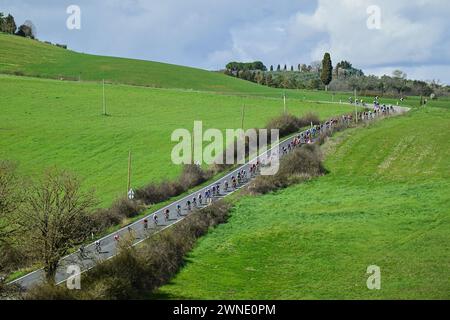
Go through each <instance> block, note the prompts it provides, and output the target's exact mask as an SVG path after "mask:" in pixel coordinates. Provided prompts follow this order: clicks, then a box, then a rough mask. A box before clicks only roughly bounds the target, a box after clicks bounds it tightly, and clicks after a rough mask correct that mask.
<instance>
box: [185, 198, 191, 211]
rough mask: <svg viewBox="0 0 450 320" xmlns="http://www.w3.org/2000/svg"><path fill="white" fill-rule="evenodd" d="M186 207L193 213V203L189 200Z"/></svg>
mask: <svg viewBox="0 0 450 320" xmlns="http://www.w3.org/2000/svg"><path fill="white" fill-rule="evenodd" d="M186 207H187V209H188V210H189V211H191V208H192V207H191V201H189V200H188V201H187V202H186Z"/></svg>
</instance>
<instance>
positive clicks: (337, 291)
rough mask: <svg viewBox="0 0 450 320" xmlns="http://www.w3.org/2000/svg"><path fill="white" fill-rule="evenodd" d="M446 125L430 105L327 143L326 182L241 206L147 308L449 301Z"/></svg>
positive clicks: (444, 115) (447, 118) (444, 112)
mask: <svg viewBox="0 0 450 320" xmlns="http://www.w3.org/2000/svg"><path fill="white" fill-rule="evenodd" d="M449 127H450V112H449V110H448V109H443V108H433V107H431V108H426V109H420V110H417V109H416V110H412V111H411V112H410V114H408V115H404V116H401V117H396V118H391V119H387V120H383V121H380V122H377V123H375V124H373V125H370V126H369V127H366V128H357V129H351V130H347V131H344V132H342V133H340V134H338V135H336V136H335V137H333V138H332V139H331V140H330V141H329V142H327V143H326V144H325V145H324V146H323V150H324V152H325V154H326V161H325V164H326V167H327V169H328V170H329V171H330V173H329V174H328V175H326V176H323V177H321V178H319V179H316V180H313V181H310V182H308V183H304V184H300V185H296V186H293V187H290V188H288V189H285V190H281V191H278V192H275V193H271V194H268V195H265V196H258V197H248V196H246V197H243V198H241V199H240V200H239V201H238V202H237V204H236V207H235V208H234V210H233V212H232V217H231V219H230V220H229V222H228V223H227V224H224V225H221V226H219V227H218V228H216V229H215V230H212V231H211V232H210V233H209V234H208V235H207V236H206V237H204V238H202V239H201V240H200V241H199V243H198V245H197V247H196V248H195V250H194V251H193V252H192V253H191V254H190V255H189V256H188V257H187V259H186V260H187V262H186V266H185V267H184V268H183V269H182V270H181V272H180V273H179V274H178V275H177V276H176V277H175V278H174V279H173V281H172V282H171V283H170V284H168V285H166V286H164V287H163V288H162V289H161V290H160V291H159V292H158V294H157V295H156V298H171V299H176V298H181V299H433V298H434V299H449V298H450V278H449V270H450V246H449V243H448V240H449V238H448V236H449V234H450V205H449V203H450V179H449V178H450V160H449V159H450V132H449V130H448V129H449ZM370 265H377V266H379V267H380V268H381V289H380V290H369V289H367V286H366V281H367V278H368V277H369V274H366V272H367V267H368V266H370Z"/></svg>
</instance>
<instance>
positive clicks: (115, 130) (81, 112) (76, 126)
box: [0, 76, 352, 205]
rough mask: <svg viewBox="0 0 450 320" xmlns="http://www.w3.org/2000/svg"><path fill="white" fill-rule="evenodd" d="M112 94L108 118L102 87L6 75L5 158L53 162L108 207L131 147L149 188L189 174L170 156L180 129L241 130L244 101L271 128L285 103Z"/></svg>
mask: <svg viewBox="0 0 450 320" xmlns="http://www.w3.org/2000/svg"><path fill="white" fill-rule="evenodd" d="M105 91H106V97H107V111H108V113H109V114H110V116H106V117H105V116H102V115H101V113H102V87H101V86H100V85H99V84H97V83H90V82H86V83H84V82H80V83H78V82H66V81H56V80H44V79H33V78H23V77H13V76H0V96H1V97H2V99H1V109H2V111H1V116H0V117H1V121H0V150H1V151H2V156H1V158H2V159H10V160H14V161H18V162H19V168H20V170H21V172H22V173H23V174H25V175H35V174H41V173H42V172H43V170H44V169H45V168H46V167H50V166H53V165H56V166H58V167H60V168H67V169H70V170H72V171H73V172H75V173H76V174H78V175H80V176H81V177H82V178H84V179H85V183H84V185H85V186H86V187H89V188H91V187H93V188H95V189H96V190H97V195H98V196H99V198H100V199H101V200H102V204H106V205H107V204H109V202H111V200H112V199H113V198H115V197H116V196H117V194H118V193H120V192H122V194H123V193H125V191H126V184H127V163H128V150H131V151H132V157H133V170H132V184H133V186H141V185H143V184H145V183H148V182H150V181H160V180H162V179H165V178H172V177H175V176H176V175H178V173H179V171H180V170H181V167H179V166H175V165H173V164H172V162H171V159H170V156H171V150H172V148H173V146H174V145H175V143H174V142H171V140H170V137H171V133H172V131H173V130H175V129H177V128H187V129H191V128H192V127H193V123H194V120H202V121H203V125H204V129H205V130H206V129H207V128H218V129H226V128H239V127H240V125H241V106H242V105H243V104H245V105H246V112H245V114H246V117H245V127H247V128H253V127H261V126H264V125H265V123H266V122H267V120H268V119H270V118H271V117H273V116H275V115H278V114H280V113H281V112H282V111H283V103H282V100H281V99H277V100H276V99H272V98H262V97H236V96H231V95H220V94H215V93H209V92H186V91H180V90H172V89H152V88H145V87H132V86H127V85H107V86H106V90H105ZM288 106H289V110H290V111H291V112H293V113H295V114H298V115H299V114H304V113H307V112H310V111H312V112H315V113H317V114H319V115H320V116H321V117H323V118H326V117H330V116H332V115H336V114H339V113H344V112H348V111H351V110H352V108H351V107H349V106H345V105H331V104H318V103H308V102H302V101H297V100H288Z"/></svg>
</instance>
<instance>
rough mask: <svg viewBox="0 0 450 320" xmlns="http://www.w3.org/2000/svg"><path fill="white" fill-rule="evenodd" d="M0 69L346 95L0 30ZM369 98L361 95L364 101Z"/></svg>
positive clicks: (188, 86)
mask: <svg viewBox="0 0 450 320" xmlns="http://www.w3.org/2000/svg"><path fill="white" fill-rule="evenodd" d="M0 73H9V74H17V75H26V76H33V77H42V78H52V79H60V78H63V79H67V80H79V79H81V80H82V81H96V82H99V81H101V80H102V79H105V80H106V81H107V82H110V83H121V84H130V85H139V86H149V87H155V88H178V89H185V90H200V91H214V92H219V93H224V94H233V95H254V96H265V97H272V98H281V96H282V95H283V93H286V94H287V96H288V97H289V98H295V99H300V100H314V101H330V102H332V101H334V102H339V101H340V100H342V101H343V102H347V101H348V97H349V96H351V95H352V93H332V92H324V91H306V90H282V89H275V88H269V87H266V86H260V85H257V84H254V83H252V82H249V81H244V80H240V79H236V78H233V77H229V76H225V75H223V74H220V73H216V72H209V71H205V70H200V69H195V68H189V67H183V66H177V65H171V64H166V63H159V62H152V61H143V60H134V59H124V58H115V57H104V56H95V55H89V54H82V53H77V52H74V51H71V50H65V49H61V48H58V47H56V46H53V45H49V44H45V43H43V42H39V41H35V40H30V39H24V38H21V37H17V36H11V35H7V34H2V33H0ZM372 100H373V99H372V98H369V97H366V98H365V101H367V102H371V101H372ZM385 102H386V103H396V100H395V99H385ZM406 104H409V105H418V104H419V98H410V99H409V100H408V101H407V102H406Z"/></svg>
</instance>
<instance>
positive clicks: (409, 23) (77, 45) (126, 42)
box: [2, 0, 450, 83]
mask: <svg viewBox="0 0 450 320" xmlns="http://www.w3.org/2000/svg"><path fill="white" fill-rule="evenodd" d="M36 2H37V1H32V0H21V1H18V0H2V10H3V11H7V12H11V13H13V15H15V16H16V17H18V20H19V21H18V23H21V22H23V21H24V20H25V19H30V20H32V21H33V22H34V24H35V25H36V26H37V29H38V35H39V37H40V38H41V39H43V40H49V41H52V42H59V43H67V44H68V45H69V47H70V48H72V49H75V50H77V51H82V52H91V53H96V54H106V55H115V56H125V57H132V58H140V59H148V60H157V61H163V62H170V63H175V64H184V65H190V66H197V67H203V68H207V69H211V68H217V67H222V66H224V65H225V64H226V63H227V62H228V61H230V60H261V61H263V62H264V63H266V64H268V65H270V64H274V65H276V64H288V65H297V64H298V63H309V62H311V61H313V60H319V59H321V58H322V57H323V54H324V52H325V51H329V52H330V53H331V55H332V59H333V61H334V62H337V61H338V60H341V59H347V60H350V61H351V62H352V63H353V64H354V65H355V66H358V67H360V68H363V69H365V70H381V69H383V68H386V69H389V70H390V69H391V68H392V69H394V68H397V67H398V66H400V68H402V69H406V68H407V69H408V70H411V71H410V72H408V73H409V74H410V75H411V76H412V75H414V74H417V75H420V76H421V77H422V78H423V77H425V78H427V79H432V78H435V76H433V72H439V75H440V76H439V77H440V78H441V80H443V81H446V82H449V83H450V74H449V75H446V74H443V73H442V72H440V70H443V69H442V68H441V66H447V65H450V45H449V43H450V33H449V31H448V30H450V20H449V19H448V17H449V16H450V6H449V5H448V0H411V1H407V0H395V1H392V0H317V1H307V0H298V1H292V0H278V1H272V0H246V1H241V0H217V1H210V0H190V1H185V0H165V1H157V0H151V1H149V0H103V1H101V0H99V1H90V0H77V1H76V4H77V5H79V6H80V7H81V10H82V30H81V31H72V32H71V31H69V30H67V29H66V28H65V19H66V18H67V15H66V13H65V9H66V7H67V6H68V5H70V4H73V3H72V2H73V1H71V0H61V1H58V2H55V1H51V0H40V1H39V3H38V4H37V3H36ZM370 5H378V6H379V7H380V9H381V29H380V30H369V29H368V28H367V25H366V20H367V18H368V15H367V12H366V9H367V7H368V6H370ZM414 68H416V70H417V72H414ZM444 69H446V68H444Z"/></svg>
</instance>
